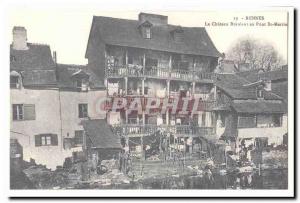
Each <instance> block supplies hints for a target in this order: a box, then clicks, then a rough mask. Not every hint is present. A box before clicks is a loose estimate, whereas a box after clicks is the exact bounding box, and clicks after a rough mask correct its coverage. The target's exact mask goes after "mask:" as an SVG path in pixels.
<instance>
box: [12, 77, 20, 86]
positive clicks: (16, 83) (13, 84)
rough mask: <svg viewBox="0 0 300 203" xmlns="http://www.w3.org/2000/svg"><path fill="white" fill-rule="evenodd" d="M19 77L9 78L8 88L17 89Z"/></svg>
mask: <svg viewBox="0 0 300 203" xmlns="http://www.w3.org/2000/svg"><path fill="white" fill-rule="evenodd" d="M19 87H20V82H19V76H10V88H19Z"/></svg>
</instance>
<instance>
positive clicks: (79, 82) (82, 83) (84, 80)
mask: <svg viewBox="0 0 300 203" xmlns="http://www.w3.org/2000/svg"><path fill="white" fill-rule="evenodd" d="M72 77H73V80H74V85H75V88H76V89H77V90H78V91H83V92H85V91H88V88H89V75H88V74H87V73H85V72H84V71H82V70H79V71H77V72H76V73H74V74H73V75H72Z"/></svg>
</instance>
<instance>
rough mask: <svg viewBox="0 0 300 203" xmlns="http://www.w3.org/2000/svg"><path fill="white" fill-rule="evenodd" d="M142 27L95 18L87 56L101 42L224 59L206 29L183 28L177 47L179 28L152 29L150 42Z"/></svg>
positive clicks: (123, 20)
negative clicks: (177, 31)
mask: <svg viewBox="0 0 300 203" xmlns="http://www.w3.org/2000/svg"><path fill="white" fill-rule="evenodd" d="M139 25H140V22H139V21H137V20H127V19H118V18H110V17H100V16H94V17H93V22H92V29H91V31H90V32H91V33H90V36H89V41H88V46H87V52H86V53H88V52H89V51H88V49H89V48H90V47H92V46H89V44H90V43H95V41H96V42H100V41H101V42H104V43H105V44H110V45H118V46H128V47H137V48H144V49H152V50H159V51H167V52H173V53H181V54H193V55H204V56H212V57H220V56H221V54H220V53H219V51H218V50H217V49H216V47H215V46H214V44H213V42H212V41H211V39H210V37H209V36H208V34H207V32H206V30H205V28H203V27H182V30H183V33H182V34H183V40H182V42H180V43H177V42H175V41H174V39H173V37H172V36H171V33H170V32H171V31H172V30H174V29H176V28H177V27H178V26H174V25H170V24H166V25H153V27H152V28H151V29H152V36H151V39H144V38H143V36H142V35H141V34H140V31H139V29H138V26H139ZM86 57H87V54H86Z"/></svg>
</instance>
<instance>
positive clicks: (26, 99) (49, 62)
mask: <svg viewBox="0 0 300 203" xmlns="http://www.w3.org/2000/svg"><path fill="white" fill-rule="evenodd" d="M10 103H11V122H10V126H11V128H10V134H11V139H16V140H17V141H18V143H19V144H20V145H21V146H22V148H23V158H24V160H26V161H29V160H30V159H31V158H32V159H34V160H35V161H36V163H41V164H46V165H47V166H48V167H51V168H55V167H56V165H59V164H62V163H63V158H62V156H61V153H62V151H63V145H62V137H61V123H60V104H59V94H58V87H57V80H56V65H55V61H54V60H53V59H52V55H51V51H50V47H49V46H48V45H42V44H34V43H28V42H27V31H26V29H25V28H24V27H14V28H13V42H12V44H11V46H10ZM49 154H51V156H49Z"/></svg>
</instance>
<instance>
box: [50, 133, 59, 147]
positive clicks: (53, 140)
mask: <svg viewBox="0 0 300 203" xmlns="http://www.w3.org/2000/svg"><path fill="white" fill-rule="evenodd" d="M51 145H52V146H57V145H58V138H57V135H56V134H51Z"/></svg>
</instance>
